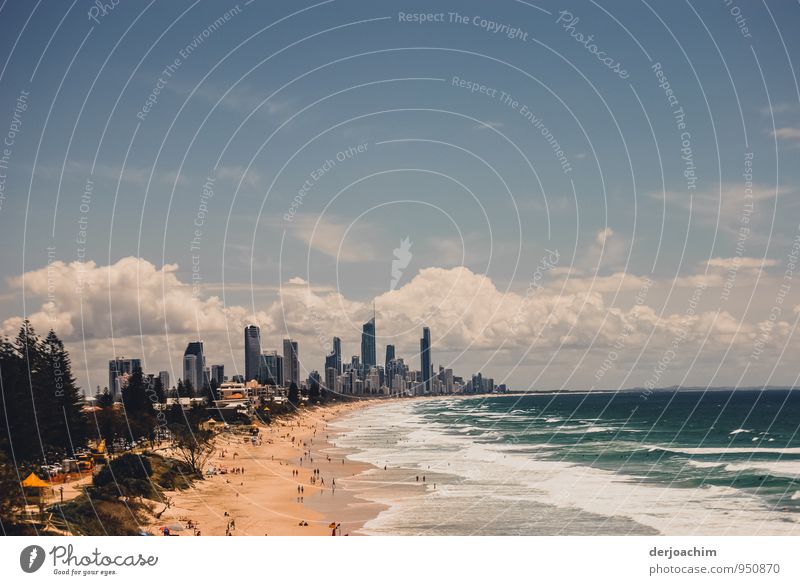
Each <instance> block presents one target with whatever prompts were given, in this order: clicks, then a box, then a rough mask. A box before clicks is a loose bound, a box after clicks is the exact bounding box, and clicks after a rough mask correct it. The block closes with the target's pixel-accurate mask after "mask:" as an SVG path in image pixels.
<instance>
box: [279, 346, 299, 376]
mask: <svg viewBox="0 0 800 585" xmlns="http://www.w3.org/2000/svg"><path fill="white" fill-rule="evenodd" d="M283 365H284V374H283V375H284V383H285V384H286V386H289V385H290V384H291V383H292V382H294V383H295V384H297V385H298V386H299V385H300V358H299V350H298V347H297V342H296V341H292V340H291V339H284V340H283Z"/></svg>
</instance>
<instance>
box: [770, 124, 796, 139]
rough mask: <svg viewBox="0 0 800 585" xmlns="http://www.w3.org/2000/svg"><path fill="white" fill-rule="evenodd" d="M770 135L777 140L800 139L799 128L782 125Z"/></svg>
mask: <svg viewBox="0 0 800 585" xmlns="http://www.w3.org/2000/svg"><path fill="white" fill-rule="evenodd" d="M772 135H773V136H775V137H776V138H778V139H779V140H800V128H791V127H788V126H784V127H783V128H778V129H777V130H775V131H774V132H773V133H772Z"/></svg>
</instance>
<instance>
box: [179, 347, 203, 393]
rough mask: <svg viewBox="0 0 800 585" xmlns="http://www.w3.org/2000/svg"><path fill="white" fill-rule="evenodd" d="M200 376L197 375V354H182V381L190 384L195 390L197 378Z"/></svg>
mask: <svg viewBox="0 0 800 585" xmlns="http://www.w3.org/2000/svg"><path fill="white" fill-rule="evenodd" d="M200 379H201V378H198V377H197V356H196V355H194V354H191V353H188V354H184V355H183V383H184V385H185V384H191V385H192V390H194V391H195V392H196V391H197V390H198V388H197V386H198V380H200Z"/></svg>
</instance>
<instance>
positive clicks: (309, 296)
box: [2, 230, 798, 385]
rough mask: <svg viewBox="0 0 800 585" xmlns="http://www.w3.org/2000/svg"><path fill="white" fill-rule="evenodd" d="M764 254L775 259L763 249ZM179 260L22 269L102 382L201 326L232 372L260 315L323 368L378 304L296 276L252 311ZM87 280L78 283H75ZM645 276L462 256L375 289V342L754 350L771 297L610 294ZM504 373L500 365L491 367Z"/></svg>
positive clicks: (714, 270) (511, 352)
mask: <svg viewBox="0 0 800 585" xmlns="http://www.w3.org/2000/svg"><path fill="white" fill-rule="evenodd" d="M610 237H613V234H612V233H611V232H610V231H608V230H604V231H603V233H601V234H598V239H597V240H596V242H595V243H596V244H598V243H600V242H601V241H607V240H608V238H610ZM606 243H607V242H606ZM732 262H733V260H732V259H726V258H715V259H713V260H711V261H710V262H709V271H710V272H709V275H708V276H703V274H697V275H689V276H686V277H682V278H681V279H679V280H678V281H676V282H675V284H676V286H678V287H683V289H684V292H683V293H676V296H678V297H681V298H682V299H683V302H684V304H685V301H686V299H688V293H690V292H691V290H690V287H695V286H697V285H698V283H700V282H705V283H706V284H707V286H710V287H719V286H721V284H722V280H723V279H724V275H725V271H726V270H727V269H728V268H729V267H730V266H731V265H732ZM738 263H739V267H740V272H739V274H738V278H739V280H737V286H739V285H740V284H742V283H743V282H744V281H745V280H746V278H745V277H746V276H747V275H748V274H750V275H751V276H752V275H756V274H759V270H760V266H761V261H760V260H759V259H753V258H741V259H739V260H738ZM766 264H767V265H768V266H774V265H775V264H776V263H775V262H774V261H772V260H768V261H767V262H766ZM177 270H178V267H177V266H176V265H173V264H167V265H164V266H162V267H161V268H158V267H156V266H154V265H153V264H152V263H150V262H148V261H146V260H142V259H137V258H123V259H121V260H119V261H118V262H116V263H114V264H113V265H111V266H97V265H96V264H95V263H93V262H89V263H86V264H80V263H77V262H73V263H70V264H65V263H63V262H55V263H53V264H52V265H51V266H50V269H49V271H48V269H47V268H42V269H38V270H33V271H30V272H27V273H26V274H25V275H24V285H25V286H24V291H25V295H26V296H27V300H28V304H29V305H31V306H34V305H35V304H36V302H37V299H38V301H39V303H40V304H39V309H38V310H37V311H35V312H34V313H33V314H31V315H30V316H29V317H30V319H31V320H32V322H33V324H34V326H35V327H36V328H37V329H38V330H39V331H40V332H44V331H46V330H47V329H49V328H51V327H53V328H55V329H56V331H57V332H58V333H59V335H61V336H62V337H63V338H64V339H65V341H67V344H68V348H69V349H70V351H71V352H73V361H74V362H75V364H76V370H79V369H80V368H79V366H78V364H84V363H85V364H87V367H86V375H91V379H92V383H93V385H96V383H97V380H100V384H101V385H105V381H104V380H103V375H104V371H105V370H104V368H105V365H106V364H107V360H108V359H109V358H110V357H113V355H114V354H115V353H116V354H118V355H119V354H125V355H141V356H143V357H145V359H146V364H145V365H146V367H147V368H148V369H149V370H152V371H156V370H158V369H162V368H166V367H167V365H168V363H167V361H168V360H167V358H168V357H169V356H173V359H172V365H173V367H175V368H176V369H177V370H178V371H176V372H173V376H174V377H175V379H177V378H178V377H180V375H181V373H180V355H181V352H182V350H183V348H184V347H185V344H186V342H187V341H189V340H191V339H197V338H201V339H204V340H205V342H206V350H207V353H208V355H209V363H219V362H221V363H225V364H226V368H227V370H226V371H227V372H228V373H229V374H233V373H236V366H238V368H239V369H241V359H242V358H241V350H242V348H241V345H242V340H241V338H242V336H241V331H242V328H243V327H244V326H245V325H247V324H249V323H252V322H255V323H257V324H258V325H260V326H261V328H262V339H263V340H264V341H263V345H264V349H268V348H278V349H280V347H281V339H283V338H284V337H292V338H294V339H297V340H298V341H299V342H300V347H301V357H302V361H303V368H304V369H305V370H311V369H319V368H320V367H321V363H322V359H323V356H324V355H325V353H327V351H329V343H330V342H329V340H330V337H331V336H332V335H338V336H340V337H342V339H343V341H344V343H345V351H346V352H353V353H358V349H357V348H358V339H359V334H360V327H361V323H363V322H364V321H365V320H366V318H367V317H368V316H369V315H370V314H371V310H372V307H371V303H370V302H369V301H360V300H354V299H348V298H346V297H344V296H343V295H342V294H341V293H339V292H338V291H335V290H331V289H326V288H324V287H309V286H305V284H307V283H306V280H305V279H303V278H301V277H294V278H292V279H290V280H289V284H290V286H285V287H283V288H281V289H280V291H279V292H276V293H275V295H276V296H273V297H271V300H269V301H268V302H265V303H264V304H263V305H262V306H261V307H258V309H257V311H256V312H255V314H253V310H252V309H250V308H247V307H243V306H237V305H230V306H225V305H224V304H223V303H222V301H221V299H220V298H219V297H217V296H213V295H212V296H206V295H196V294H194V292H195V291H193V289H192V286H191V284H190V283H187V282H183V281H181V280H180V279H179V278H178V277H177ZM762 276H763V277H762V280H761V283H760V284H759V287H761V286H765V287H767V289H768V290H769V291H772V292H769V293H768V294H769V295H772V294H773V292H774V291H777V290H778V286H779V285H780V275H778V276H775V277H773V278H772V280H770V277H769V275H762ZM563 278H566V279H568V280H567V283H566V284H567V286H566V287H564V288H563V292H560V291H561V290H562V289H561V285H563V284H564V282H563V280H562V279H563ZM81 281H82V282H83V283H84V284H83V294H82V295H81V294H79V293H78V291H77V285H78V283H79V282H81ZM22 282H23V278H22V276H18V277H14V278H11V279H10V280H9V286H10V288H11V289H12V291H15V292H17V293H21V292H22ZM644 282H645V278H644V277H640V276H636V275H632V274H626V273H623V272H618V273H614V274H611V275H609V276H605V277H602V278H590V277H584V278H574V277H572V276H569V275H561V276H560V277H559V278H555V279H554V281H553V282H552V283H549V284H547V285H546V286H544V287H542V288H541V289H537V290H533V291H531V290H522V291H518V292H504V291H502V290H499V289H498V288H497V286H496V285H495V283H494V282H493V281H492V279H491V278H489V277H487V276H485V275H482V274H477V273H475V272H473V271H471V270H469V269H468V268H465V267H455V268H424V269H422V270H421V271H419V273H418V274H416V275H415V276H414V277H413V278H412V279H411V280H410V281H408V282H405V283H404V284H402V285H401V286H400V287H398V288H397V289H395V290H393V291H388V292H386V293H384V294H382V295H380V296H378V297H377V298H376V299H375V302H376V306H377V313H378V323H379V328H378V335H379V343H394V344H395V345H397V346H398V351H399V352H400V355H404V356H405V357H407V358H408V361H409V362H410V364H411V365H412V367H416V361H417V357H416V354H417V350H418V340H419V335H420V328H421V327H422V326H423V324H424V325H426V326H429V327H431V330H432V332H433V334H434V338H435V346H436V349H437V352H438V353H437V355H438V356H442V355H443V354H446V353H447V352H453V353H458V352H462V351H465V352H467V354H469V353H470V352H471V353H473V354H475V353H479V354H480V353H481V352H489V353H492V352H496V351H497V350H498V349H500V348H502V352H501V353H502V355H503V356H505V357H504V358H503V359H504V360H505V361H506V363H509V364H513V363H515V359H519V358H520V357H521V356H522V355H523V352H524V351H526V350H529V349H530V348H531V347H533V348H534V349H535V352H534V353H535V354H536V356H538V357H536V356H531V357H530V358H526V359H525V360H524V363H528V364H533V363H539V361H540V360H541V356H542V355H543V352H544V353H545V354H547V353H550V354H555V353H556V352H558V353H564V355H567V353H569V352H572V351H576V352H583V351H585V350H599V351H601V352H608V351H609V348H611V347H613V346H614V344H615V343H618V342H619V339H620V336H621V335H622V332H625V345H626V347H627V348H630V351H631V352H634V353H636V354H638V352H639V351H640V350H642V349H644V350H645V354H646V356H648V357H646V358H645V361H644V363H654V361H657V360H658V359H659V356H660V354H661V352H663V351H664V348H669V347H672V346H673V344H674V340H675V339H676V338H677V337H680V338H681V342H680V344H679V347H678V348H677V349H678V353H679V355H678V356H677V357H676V360H675V363H678V362H679V361H680V360H681V359H685V360H687V361H690V360H691V359H692V358H693V357H694V356H695V355H696V354H697V352H698V351H702V352H704V354H703V359H701V362H705V361H710V362H714V360H717V359H719V356H720V355H721V353H722V352H724V351H725V350H726V349H727V348H728V344H732V346H731V351H732V355H736V356H739V357H742V358H743V359H744V358H746V357H747V355H748V354H749V353H750V352H751V351H752V348H753V343H754V340H755V339H756V338H757V336H758V335H759V331H760V330H759V321H763V320H764V319H765V318H766V316H767V310H766V309H764V310H759V307H760V305H754V306H753V308H752V314H751V315H748V316H747V318H746V319H744V318H743V317H741V316H737V315H735V314H733V313H732V312H731V311H732V309H731V310H720V305H719V303H718V302H717V303H716V304H714V303H712V306H711V307H706V309H702V308H698V310H697V311H696V312H693V314H690V313H687V312H686V307H685V306H679V308H673V309H671V310H668V311H665V310H664V308H663V307H661V306H658V305H657V301H656V300H655V299H656V297H657V295H655V294H654V295H653V299H652V300H651V299H650V297H648V299H647V302H645V304H643V305H641V306H640V307H639V308H638V309H636V308H634V304H633V303H632V302H630V303H628V305H622V304H620V305H619V306H618V305H614V306H612V305H610V304H609V302H610V300H609V299H610V298H611V297H612V296H613V295H614V294H615V293H616V292H617V290H618V289H619V290H623V291H629V293H630V291H635V290H637V289H639V288H640V287H641V286H642V285H643V283H644ZM672 284H673V283H671V282H666V281H660V282H655V283H653V284H652V289H653V290H654V291H657V290H658V289H667V288H669V287H670V286H671V285H672ZM49 290H52V291H55V294H54V295H53V297H52V298H48V297H47V294H48V291H49ZM715 295H717V298H719V297H718V294H717V292H715V291H712V290H711V289H709V290H708V291H707V292H706V293H705V297H706V298H705V299H704V300H709V299H713V297H714V296H715ZM629 296H630V295H629ZM796 296H797V295H796V294H794V293H793V295H792V297H791V298H787V299H786V303H785V304H786V306H795V305H797V304H798V303H797V299H796V298H795V297H796ZM649 303H651V304H649ZM679 305H680V303H679ZM762 308H763V307H762ZM726 309H727V308H726ZM662 312H663V313H664V314H663V315H661V313H662ZM786 313H787V314H788V311H786ZM791 318H792V317H788V316H787V317H784V319H791ZM20 321H21V318H20V317H10V318H7V319H6V320H5V321H3V322H2V332H3V333H4V334H5V335H10V336H11V335H14V334H15V332H16V329H17V328H18V327H19V324H20ZM167 332H168V335H167ZM790 334H791V323H790V322H788V321H786V320H778V321H777V323H776V324H775V326H774V327H773V328H772V330H771V332H770V335H769V337H768V339H767V343H768V346H769V347H771V348H773V349H774V348H777V347H780V346H781V344H783V343H785V342H787V340H790ZM703 343H704V344H705V345H702V348H701V344H703ZM565 352H566V353H565ZM570 355H572V354H570ZM512 356H516V358H514V357H512ZM437 359H442V358H441V357H438V358H437ZM78 373H79V375H80V376H81V378H82V383H84V385H88V384H86V378H85V375H84V373H83V372H80V371H79V372H78ZM505 373H508V372H497V377H498V378H499V377H500V374H505Z"/></svg>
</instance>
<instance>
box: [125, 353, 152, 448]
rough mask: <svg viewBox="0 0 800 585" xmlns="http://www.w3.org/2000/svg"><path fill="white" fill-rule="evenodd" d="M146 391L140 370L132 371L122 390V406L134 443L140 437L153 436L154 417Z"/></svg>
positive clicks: (149, 437) (150, 437)
mask: <svg viewBox="0 0 800 585" xmlns="http://www.w3.org/2000/svg"><path fill="white" fill-rule="evenodd" d="M147 390H148V388H147V384H146V383H145V381H144V374H142V370H141V368H137V369H136V370H134V372H133V373H132V374H131V377H130V378H128V384H127V385H126V386H125V388H123V390H122V404H123V406H124V407H125V416H126V418H127V419H128V426H129V427H130V434H131V440H134V441H136V440H138V439H140V438H142V437H146V438H148V439H152V438H153V435H154V431H155V422H156V417H155V412H154V410H153V402H152V401H151V400H150V397H149V396H148V392H147Z"/></svg>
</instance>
